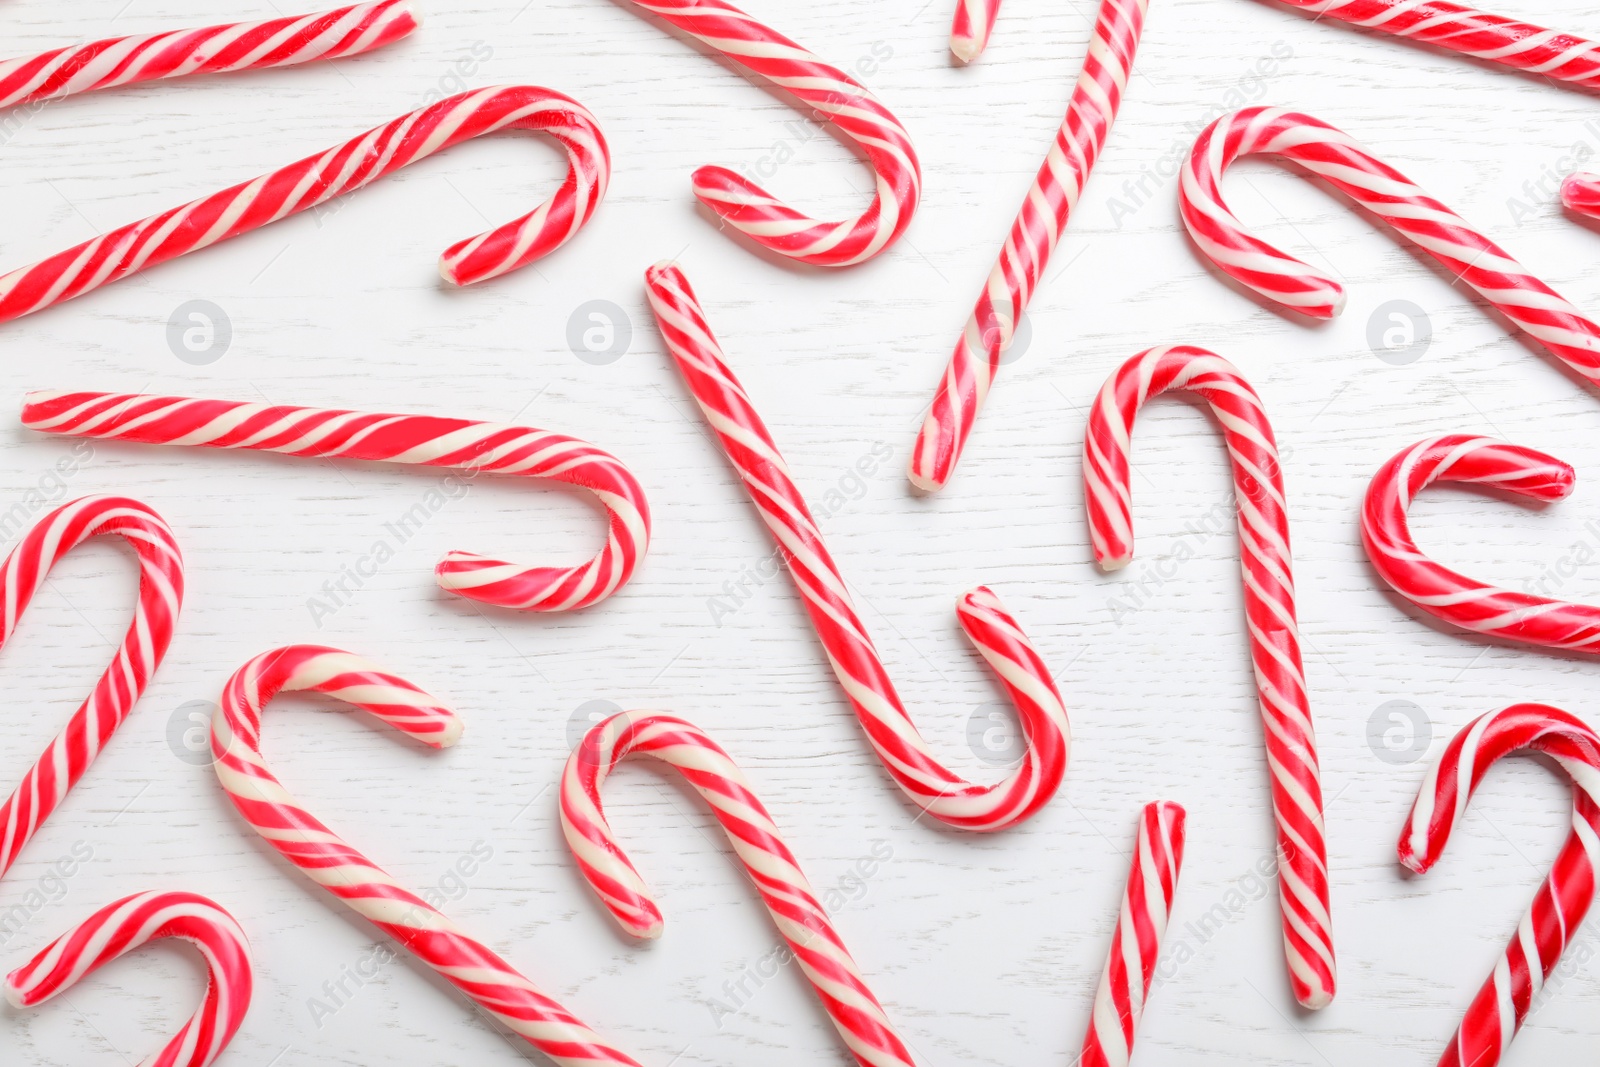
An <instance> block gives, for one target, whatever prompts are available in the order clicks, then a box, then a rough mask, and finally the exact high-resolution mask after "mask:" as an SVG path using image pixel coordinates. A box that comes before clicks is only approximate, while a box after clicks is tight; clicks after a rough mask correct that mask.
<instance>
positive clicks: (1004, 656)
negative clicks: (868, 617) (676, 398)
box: [645, 263, 1072, 831]
mask: <svg viewBox="0 0 1600 1067" xmlns="http://www.w3.org/2000/svg"><path fill="white" fill-rule="evenodd" d="M645 282H646V286H647V287H648V289H649V293H650V304H651V307H652V308H654V309H655V314H656V325H657V327H658V328H659V329H660V331H661V336H662V338H663V339H664V340H665V341H666V345H667V351H668V353H669V354H670V355H671V356H672V359H673V362H674V363H676V364H677V367H678V371H679V373H680V374H682V376H683V380H684V383H685V384H686V385H687V386H688V388H689V392H690V393H691V394H692V395H693V397H694V399H695V403H696V404H697V405H699V408H700V412H701V414H702V415H703V416H704V417H705V420H706V424H707V426H708V427H709V428H710V429H711V431H712V434H713V435H714V436H715V438H716V440H717V443H718V445H719V446H720V447H721V448H722V451H723V454H724V455H726V456H727V457H728V461H729V462H730V463H731V464H732V465H733V467H734V469H735V470H736V471H738V473H739V477H740V479H741V480H742V481H743V483H744V486H745V490H746V491H747V492H748V493H749V495H750V500H751V503H753V504H754V505H755V507H756V510H757V511H758V512H759V513H760V515H761V520H762V522H764V523H766V526H767V529H768V531H769V532H770V533H771V534H772V538H773V541H774V543H775V544H776V545H777V546H778V549H779V554H780V555H782V557H783V560H784V563H785V564H786V565H787V566H788V569H789V575H790V577H791V578H793V579H794V583H795V587H796V588H797V589H798V590H799V592H800V597H801V600H802V602H803V603H804V604H805V608H806V613H807V615H809V616H810V618H811V626H812V629H814V630H815V631H816V634H817V639H818V640H819V641H821V642H822V647H823V651H824V652H825V653H826V655H827V657H828V663H829V665H830V666H831V667H832V668H833V672H834V675H835V676H836V677H837V678H838V679H839V684H840V685H841V686H842V687H843V689H844V693H845V697H846V698H847V699H848V700H849V701H850V705H851V707H852V708H853V709H854V710H855V713H856V717H857V719H859V720H860V722H861V725H862V727H863V728H864V729H865V730H866V732H867V739H868V741H869V742H870V743H871V745H872V748H873V751H874V752H875V753H876V754H877V757H878V759H879V761H880V762H882V764H883V766H884V769H885V770H886V771H888V772H889V775H890V776H891V777H892V778H893V779H894V780H895V783H896V784H897V785H899V787H900V788H901V790H902V791H904V793H905V794H906V796H907V797H909V798H910V799H911V801H912V802H913V803H914V804H916V805H917V806H918V807H920V808H921V809H922V810H923V811H926V812H928V813H929V814H930V815H932V816H933V817H934V818H936V819H939V820H940V821H942V822H945V823H948V824H949V825H951V826H957V827H961V828H962V829H966V830H976V831H991V830H1003V829H1005V828H1006V827H1008V826H1015V825H1016V824H1018V823H1020V822H1023V821H1024V820H1026V819H1028V818H1029V817H1031V816H1032V815H1034V814H1035V813H1036V812H1037V811H1039V809H1040V808H1042V807H1043V806H1044V805H1045V804H1046V803H1047V802H1048V801H1049V800H1050V798H1051V796H1053V795H1054V794H1055V791H1056V788H1057V787H1058V786H1059V785H1060V784H1061V779H1062V777H1063V775H1065V774H1066V769H1067V757H1068V754H1069V751H1070V749H1071V744H1072V730H1071V727H1070V726H1069V724H1068V722H1067V712H1066V708H1065V706H1064V705H1063V704H1062V702H1061V694H1060V693H1059V692H1058V691H1057V689H1056V684H1055V678H1054V675H1053V674H1052V672H1051V671H1050V669H1049V668H1048V667H1047V666H1046V664H1045V662H1044V660H1043V658H1042V657H1041V656H1040V655H1039V652H1038V650H1037V649H1035V648H1034V646H1033V644H1032V642H1030V641H1029V640H1028V636H1027V634H1025V633H1024V632H1023V630H1022V625H1021V624H1020V623H1019V622H1018V621H1017V620H1016V618H1015V617H1014V616H1012V615H1011V613H1010V612H1009V611H1007V610H1006V608H1005V606H1004V605H1003V604H1002V603H1001V602H1000V598H999V597H997V596H995V594H994V592H993V591H992V590H990V589H988V588H986V587H983V586H979V587H978V588H976V589H974V590H972V591H970V592H968V593H966V594H965V595H963V596H962V597H961V599H960V600H959V601H958V602H957V604H956V615H957V618H958V619H959V620H960V622H961V628H962V629H963V630H964V631H966V634H967V637H968V638H969V639H970V640H971V641H972V642H973V644H974V645H975V646H976V647H977V649H978V652H979V654H980V655H982V656H983V658H984V659H985V660H986V661H988V663H989V666H990V668H991V669H992V670H993V671H994V672H995V675H996V676H997V677H998V679H999V680H1000V683H1001V685H1003V686H1004V687H1005V689H1006V691H1007V693H1008V694H1009V695H1010V697H1011V699H1012V701H1013V702H1014V703H1015V704H1016V706H1017V711H1018V714H1019V715H1020V716H1021V719H1022V729H1023V736H1024V737H1025V739H1026V741H1027V747H1026V751H1025V752H1024V754H1023V760H1022V764H1021V766H1019V767H1018V768H1017V769H1016V770H1015V771H1014V772H1013V773H1012V774H1010V775H1009V776H1007V777H1006V778H1004V779H1002V780H1001V781H999V782H996V783H995V784H994V785H989V786H983V785H977V784H975V783H973V782H969V781H967V780H966V779H964V778H962V777H961V776H960V775H959V774H957V773H956V772H954V771H952V770H951V769H950V768H948V767H946V766H945V765H944V764H943V763H941V762H939V760H937V759H936V758H935V757H934V756H933V754H932V752H931V751H930V750H929V748H928V744H927V742H926V741H925V740H924V739H923V737H922V735H921V733H919V732H918V731H917V728H916V725H915V724H914V723H913V722H912V721H911V717H910V715H909V714H907V712H906V710H905V706H904V705H903V704H902V703H901V701H900V696H899V694H898V693H896V692H895V687H894V683H893V681H891V680H890V678H889V673H888V670H887V669H886V668H885V667H884V664H883V660H882V658H881V657H880V656H879V655H878V650H877V648H876V647H875V646H874V645H873V643H872V638H871V636H870V635H869V634H868V633H867V630H866V626H865V625H864V624H863V623H862V621H861V617H860V615H859V614H858V613H857V612H856V609H855V605H854V603H853V602H852V600H851V597H850V592H849V589H848V587H847V586H846V584H845V580H844V576H843V575H842V574H841V573H840V571H839V567H838V565H837V564H836V563H834V561H833V557H832V555H831V554H830V553H829V552H828V547H827V545H826V543H825V542H824V541H823V538H822V531H821V530H820V529H819V528H818V526H817V523H816V520H815V519H814V518H813V517H812V515H811V511H810V509H809V508H808V507H807V506H806V501H805V497H804V496H803V495H802V494H801V492H800V488H799V486H797V485H796V484H795V482H794V479H793V478H792V477H791V476H790V474H789V468H788V465H787V464H786V463H785V462H784V459H783V455H782V453H780V452H779V451H778V446H777V443H776V442H775V441H774V440H773V438H772V434H771V433H770V432H769V431H768V429H767V426H766V423H765V422H764V421H762V418H761V415H760V413H759V412H757V411H756V409H755V405H754V404H753V403H752V402H751V400H750V396H749V394H748V393H746V392H745V390H744V386H742V385H740V384H739V380H738V378H737V377H735V376H734V373H733V371H732V370H731V369H729V367H728V364H727V362H726V361H725V359H724V357H723V353H722V349H721V347H720V346H719V345H718V344H717V340H716V337H715V336H713V334H712V332H711V326H710V324H709V323H708V322H707V321H706V317H705V312H704V311H703V310H702V309H701V307H700V302H699V299H698V298H697V297H696V296H695V294H694V290H693V289H691V288H690V286H689V280H688V279H687V278H686V277H684V275H683V272H682V271H681V270H679V269H678V267H677V266H676V265H674V264H670V263H666V264H658V265H656V266H654V267H652V268H650V270H649V272H648V273H647V274H646V275H645Z"/></svg>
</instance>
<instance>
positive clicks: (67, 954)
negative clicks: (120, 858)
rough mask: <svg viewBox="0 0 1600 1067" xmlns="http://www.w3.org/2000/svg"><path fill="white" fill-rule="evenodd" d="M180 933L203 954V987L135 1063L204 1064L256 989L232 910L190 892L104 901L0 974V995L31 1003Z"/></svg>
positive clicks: (157, 1066) (163, 1066)
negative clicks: (0, 990)
mask: <svg viewBox="0 0 1600 1067" xmlns="http://www.w3.org/2000/svg"><path fill="white" fill-rule="evenodd" d="M166 938H180V939H182V940H184V941H188V942H190V943H191V944H193V945H194V946H195V947H196V948H198V949H199V950H200V954H201V955H202V956H204V957H205V961H206V976H207V981H206V994H205V999H204V1000H203V1001H202V1002H201V1004H200V1007H199V1009H198V1010H196V1011H195V1013H194V1016H193V1017H192V1018H191V1019H190V1020H189V1021H188V1022H187V1023H185V1024H184V1027H183V1029H182V1030H179V1031H178V1033H177V1035H176V1036H175V1037H173V1039H172V1040H171V1041H168V1042H167V1043H166V1045H165V1046H163V1047H162V1049H161V1051H159V1052H156V1053H153V1054H151V1055H150V1056H148V1057H146V1058H145V1059H143V1060H140V1061H139V1067H208V1065H209V1064H210V1063H211V1062H212V1061H213V1060H215V1059H216V1058H217V1057H218V1056H220V1055H222V1053H223V1050H224V1049H226V1048H227V1047H228V1042H230V1041H232V1040H233V1035H234V1034H235V1033H237V1032H238V1030H239V1026H240V1024H242V1023H243V1022H244V1017H245V1013H246V1012H248V1011H249V1010H250V996H251V994H252V992H253V991H254V988H255V972H254V969H253V968H252V966H251V963H250V942H249V941H248V940H247V939H246V938H245V936H244V931H243V930H241V929H240V928H239V924H238V923H237V922H236V921H234V918H233V916H232V915H229V914H228V913H227V912H226V911H225V910H223V909H222V908H221V907H220V906H218V905H217V904H216V903H215V902H214V901H211V900H208V899H206V898H205V897H202V896H199V895H197V894H195V893H137V894H135V895H134V896H131V897H125V898H123V899H122V900H119V901H117V902H116V903H114V904H108V905H106V906H105V907H103V908H101V909H100V910H99V911H97V912H95V913H94V914H93V915H91V916H89V917H88V918H87V919H85V920H84V921H83V922H81V923H79V924H78V925H77V926H75V927H73V928H72V929H71V930H69V931H67V932H66V933H65V934H62V935H61V936H60V937H58V938H57V939H56V940H55V941H53V942H51V943H50V945H49V946H47V947H46V948H45V949H43V950H42V951H40V953H39V954H38V955H37V956H35V957H33V959H32V960H30V961H28V963H26V964H25V965H23V966H21V967H19V968H17V969H16V970H14V971H12V972H11V973H10V974H9V975H7V976H6V999H7V1000H8V1001H10V1002H11V1005H12V1007H15V1008H31V1007H34V1006H35V1005H38V1004H43V1003H44V1002H45V1001H47V1000H49V999H50V998H52V997H54V996H56V995H57V994H59V993H64V992H66V991H67V990H68V989H71V988H72V987H73V986H74V985H77V984H78V982H79V981H80V980H81V979H83V978H85V977H87V976H88V975H90V974H93V973H94V972H95V971H97V970H99V969H100V968H101V967H102V966H104V965H105V964H107V963H110V962H111V961H112V960H115V959H117V958H119V957H121V956H123V955H125V954H127V953H129V952H132V951H133V950H135V949H137V948H141V947H143V946H144V945H147V944H149V943H150V942H152V941H159V940H163V939H166Z"/></svg>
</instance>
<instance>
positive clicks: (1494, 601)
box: [1361, 434, 1600, 655]
mask: <svg viewBox="0 0 1600 1067" xmlns="http://www.w3.org/2000/svg"><path fill="white" fill-rule="evenodd" d="M1576 477H1577V476H1576V473H1575V472H1574V471H1573V469H1572V467H1571V466H1569V465H1568V464H1566V463H1563V462H1562V461H1561V460H1559V459H1557V458H1555V457H1554V456H1551V455H1548V454H1546V453H1544V452H1540V451H1537V450H1536V449H1532V448H1523V447H1521V446H1519V445H1510V444H1506V443H1505V442H1503V441H1496V440H1494V439H1492V438H1488V437H1478V436H1476V435H1473V434H1447V435H1445V436H1443V437H1431V438H1429V439H1427V440H1425V441H1418V442H1417V443H1416V444H1414V445H1412V446H1411V447H1410V448H1407V449H1405V450H1403V451H1402V452H1400V453H1399V454H1398V455H1396V456H1394V457H1393V458H1392V459H1390V460H1389V462H1387V463H1385V464H1384V465H1383V466H1382V467H1380V468H1379V469H1378V472H1377V473H1376V474H1374V475H1373V476H1372V482H1371V484H1369V485H1368V486H1367V495H1366V500H1365V502H1364V503H1363V504H1362V506H1361V543H1362V544H1363V545H1365V546H1366V550H1367V558H1368V559H1370V560H1371V561H1372V566H1373V568H1374V569H1376V570H1377V572H1378V574H1379V575H1381V576H1382V578H1383V580H1384V581H1386V582H1388V583H1389V585H1390V586H1391V587H1392V588H1393V589H1394V591H1395V592H1397V593H1399V594H1400V595H1401V596H1403V597H1405V598H1406V599H1407V600H1409V601H1411V603H1413V604H1415V605H1416V606H1417V607H1419V608H1421V609H1422V610H1423V611H1426V612H1427V613H1428V614H1430V615H1432V616H1434V617H1435V618H1439V619H1443V620H1444V621H1445V622H1448V623H1452V624H1454V625H1456V626H1459V627H1461V628H1462V629H1465V630H1471V631H1473V632H1475V633H1480V634H1486V635H1488V636H1490V637H1502V638H1505V639H1507V640H1510V641H1520V642H1522V643H1524V644H1529V645H1542V646H1544V647H1546V648H1557V649H1561V650H1563V651H1567V652H1585V653H1588V654H1590V655H1594V654H1600V608H1593V607H1588V606H1586V605H1583V604H1569V603H1566V602H1565V601H1561V600H1552V599H1550V598H1549V597H1544V596H1537V595H1535V594H1532V593H1518V592H1515V591H1513V590H1510V589H1501V588H1499V587H1497V586H1493V585H1489V584H1487V583H1485V582H1480V581H1478V580H1476V579H1474V578H1468V577H1467V576H1466V575H1464V574H1460V573H1457V572H1456V571H1453V570H1451V569H1450V568H1449V567H1445V566H1442V565H1440V564H1438V563H1435V562H1433V560H1431V559H1429V558H1428V557H1427V556H1426V555H1424V554H1423V551H1422V549H1420V548H1418V547H1417V542H1416V541H1415V540H1414V539H1413V538H1412V536H1411V524H1410V522H1409V520H1408V518H1407V514H1406V513H1407V511H1408V510H1409V509H1410V507H1411V502H1412V501H1413V500H1415V499H1416V497H1417V494H1418V493H1420V492H1422V491H1423V490H1424V489H1426V488H1427V487H1428V486H1430V485H1432V484H1433V483H1434V482H1458V483H1462V484H1467V485H1482V486H1485V487H1487V488H1490V489H1498V490H1501V491H1503V492H1507V493H1516V494H1517V495H1518V496H1525V497H1528V498H1530V499H1533V500H1544V501H1551V500H1562V499H1564V498H1565V497H1567V496H1568V495H1569V494H1570V493H1571V492H1572V486H1573V483H1574V481H1575V479H1576Z"/></svg>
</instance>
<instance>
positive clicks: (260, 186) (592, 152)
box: [0, 85, 611, 322]
mask: <svg viewBox="0 0 1600 1067" xmlns="http://www.w3.org/2000/svg"><path fill="white" fill-rule="evenodd" d="M505 129H518V130H534V131H538V132H542V133H547V134H549V135H550V136H552V137H554V138H555V139H556V140H557V141H559V142H560V143H561V145H562V147H563V148H565V149H566V151H567V163H568V169H567V177H566V180H565V181H563V182H562V183H561V188H560V189H558V190H556V193H555V195H554V196H552V197H551V198H550V199H549V200H546V201H545V202H544V203H543V204H540V205H539V206H538V207H537V208H535V209H534V210H533V211H530V212H529V213H528V214H526V215H524V216H522V217H521V218H520V219H515V220H513V221H511V222H508V223H506V224H505V225H503V226H498V227H496V228H495V229H493V230H490V231H489V232H487V233H481V234H479V235H478V236H476V237H469V238H468V239H466V240H464V241H458V242H456V243H455V244H453V245H451V246H450V247H449V248H448V249H446V250H445V253H444V256H443V257H442V258H441V259H440V260H439V272H440V273H441V274H442V275H443V276H444V278H445V280H446V281H448V282H451V283H453V284H455V285H472V284H473V283H475V282H481V281H486V280H488V279H489V278H495V277H498V276H499V275H502V274H505V273H507V272H508V271H513V270H516V269H517V268H519V267H525V266H527V265H528V264H529V263H532V262H533V261H534V260H536V259H538V258H540V257H541V256H546V255H549V254H550V253H551V252H554V251H555V250H556V249H557V248H560V247H561V246H562V245H564V244H566V243H567V241H569V240H571V238H572V237H573V236H574V235H575V234H576V233H577V232H578V230H579V229H581V228H582V226H583V224H584V223H586V222H588V221H589V217H590V216H591V215H593V214H594V210H595V207H596V206H597V205H598V204H599V203H600V201H601V199H602V198H603V197H604V196H605V192H606V184H607V183H608V182H609V181H610V180H611V157H610V154H609V151H608V150H607V148H606V142H605V138H604V136H602V135H601V133H600V127H599V126H598V125H597V124H596V123H595V119H594V116H593V115H590V114H589V112H588V111H586V110H584V108H583V105H581V104H579V103H578V102H577V101H576V100H573V99H572V98H571V97H568V96H563V95H562V94H561V93H558V92H556V91H555V90H553V89H540V88H536V87H534V86H528V85H511V86H500V87H498V88H492V89H479V90H476V91H474V92H469V93H460V94H458V95H456V96H452V97H449V98H448V99H445V100H441V101H439V102H438V103H436V104H430V105H428V106H427V107H425V108H422V109H421V110H419V111H413V112H412V113H411V114H409V115H402V116H401V117H400V118H397V119H395V120H394V121H393V122H390V123H387V124H385V125H383V126H379V127H378V128H376V129H373V130H369V131H367V132H366V133H364V134H362V135H361V136H359V137H355V138H352V139H351V140H349V141H346V142H345V143H344V144H342V145H339V146H338V147H337V148H332V149H329V150H328V151H326V152H323V153H320V154H318V155H314V156H308V157H306V158H305V159H302V160H300V161H299V162H298V163H291V164H289V165H288V166H287V167H282V168H280V169H278V170H275V171H273V172H272V173H270V174H264V175H262V176H261V177H259V178H257V179H255V180H254V181H249V182H244V183H242V184H240V185H235V186H233V187H232V188H229V189H224V190H223V191H222V192H220V193H215V194H213V195H211V196H207V197H203V198H202V199H199V200H195V201H192V202H190V203H188V204H184V205H183V206H181V207H176V208H173V209H172V210H171V211H163V212H162V213H161V214H159V215H152V216H150V217H149V218H147V219H145V220H143V221H141V222H135V223H132V224H130V225H127V226H123V227H121V228H119V229H116V230H112V231H111V232H110V233H107V234H102V235H101V236H99V237H96V238H95V239H94V240H92V241H85V242H84V243H83V244H81V245H78V246H76V247H75V248H69V249H68V250H67V251H65V252H59V253H57V254H56V255H53V256H51V257H50V258H49V259H45V260H41V261H40V262H38V263H35V264H34V265H33V266H31V267H23V268H21V269H19V270H14V271H12V272H11V273H10V274H7V275H5V276H3V277H0V322H4V321H6V320H8V319H14V318H18V317H20V316H22V315H28V314H31V313H32V312H35V311H38V310H40V309H41V308H46V307H49V306H50V305H52V304H57V303H60V302H61V301H63V300H70V299H72V298H73V297H75V296H81V295H83V294H84V293H87V292H89V291H90V290H91V289H98V288H99V287H100V286H102V285H104V284H106V283H107V282H110V281H114V280H116V279H118V278H125V277H127V276H128V275H130V274H134V273H137V272H138V271H141V270H143V269H145V268H146V267H153V266H155V265H156V264H158V263H165V262H166V261H167V260H169V259H175V258H177V257H178V256H181V255H185V254H186V253H189V252H193V251H195V250H196V249H200V248H208V247H210V246H211V245H214V244H216V243H217V242H218V241H222V240H226V239H227V238H229V237H236V236H238V235H239V234H241V233H246V232H248V231H250V230H254V229H257V228H259V227H261V226H265V225H267V224H268V223H272V222H277V221H278V220H279V219H281V218H285V217H287V216H289V215H293V214H295V213H297V212H300V211H305V210H306V209H307V208H312V207H316V206H317V205H318V204H324V203H327V202H328V201H329V200H332V199H334V198H335V197H339V196H343V195H345V194H346V193H349V192H353V191H354V190H356V189H360V188H362V187H363V186H366V185H368V184H370V183H371V182H374V181H376V180H377V179H379V178H381V177H383V176H384V175H386V174H390V173H393V172H394V171H396V170H399V169H400V168H401V167H404V166H406V165H407V164H410V163H415V162H416V161H417V160H419V159H426V158H427V157H429V156H431V155H434V154H435V153H437V152H440V151H442V150H444V149H446V148H449V147H450V146H451V145H454V144H459V143H461V142H462V141H466V140H470V139H471V138H474V137H481V136H483V135H484V134H488V133H494V132H496V131H498V130H505Z"/></svg>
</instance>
